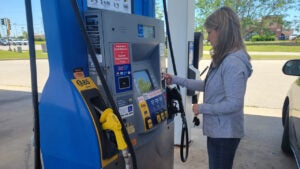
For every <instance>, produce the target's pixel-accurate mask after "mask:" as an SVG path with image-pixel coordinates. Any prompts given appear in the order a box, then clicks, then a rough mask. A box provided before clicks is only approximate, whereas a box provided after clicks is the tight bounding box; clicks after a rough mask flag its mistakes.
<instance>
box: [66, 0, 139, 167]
mask: <svg viewBox="0 0 300 169" xmlns="http://www.w3.org/2000/svg"><path fill="white" fill-rule="evenodd" d="M71 3H72V6H73V9H74V13H75V15H76V18H77V21H78V24H79V27H80V30H81V32H82V35H83V38H84V41H85V43H86V46H87V50H88V52H89V53H90V55H91V59H92V61H93V63H94V65H95V68H96V71H97V74H98V76H99V79H100V81H101V83H102V86H103V88H104V91H105V94H106V96H107V98H108V101H109V103H110V105H111V108H112V109H113V112H114V113H115V115H116V116H117V118H118V119H119V121H120V122H121V125H122V133H123V136H124V139H125V141H126V143H127V146H128V150H129V153H130V155H131V160H132V167H133V169H137V162H136V156H135V152H134V149H133V145H132V143H131V140H130V137H129V134H128V132H127V130H126V128H125V126H124V123H122V121H123V120H122V118H121V116H120V113H119V110H118V108H117V105H116V103H115V101H114V99H113V97H112V95H111V93H110V91H109V87H108V84H107V83H106V80H105V78H104V74H103V71H102V70H101V67H100V64H99V62H98V59H97V57H96V52H95V50H94V48H93V47H92V45H91V41H90V39H89V36H88V33H87V32H86V30H85V27H84V23H83V20H82V18H81V14H80V10H79V7H78V4H77V1H76V0H71Z"/></svg>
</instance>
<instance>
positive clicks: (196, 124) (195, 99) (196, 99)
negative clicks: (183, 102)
mask: <svg viewBox="0 0 300 169" xmlns="http://www.w3.org/2000/svg"><path fill="white" fill-rule="evenodd" d="M192 103H193V104H197V103H198V96H197V95H194V96H193V97H192ZM193 123H194V126H199V125H200V119H199V118H198V117H197V116H194V119H193Z"/></svg>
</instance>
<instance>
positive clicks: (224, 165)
mask: <svg viewBox="0 0 300 169" xmlns="http://www.w3.org/2000/svg"><path fill="white" fill-rule="evenodd" d="M240 140H241V139H240V138H211V137H207V151H208V159H209V169H232V164H233V159H234V154H235V152H236V149H237V147H238V145H239V143H240Z"/></svg>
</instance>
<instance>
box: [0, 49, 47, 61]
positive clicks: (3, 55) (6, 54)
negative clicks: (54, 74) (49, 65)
mask: <svg viewBox="0 0 300 169" xmlns="http://www.w3.org/2000/svg"><path fill="white" fill-rule="evenodd" d="M36 58H38V59H46V58H48V54H47V53H42V51H41V50H37V51H36ZM12 59H29V51H28V50H23V51H22V53H18V52H13V51H6V50H5V51H4V50H0V60H12Z"/></svg>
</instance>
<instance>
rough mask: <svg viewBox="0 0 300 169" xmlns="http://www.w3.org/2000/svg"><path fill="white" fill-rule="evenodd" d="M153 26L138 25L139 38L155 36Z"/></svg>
mask: <svg viewBox="0 0 300 169" xmlns="http://www.w3.org/2000/svg"><path fill="white" fill-rule="evenodd" d="M154 30H155V29H154V26H148V25H141V24H139V25H138V36H139V37H140V38H155V31H154Z"/></svg>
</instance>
